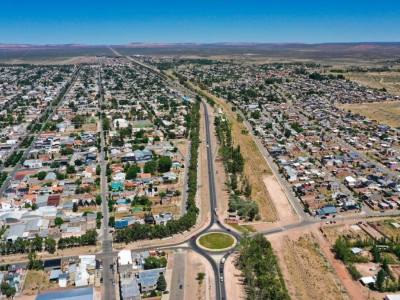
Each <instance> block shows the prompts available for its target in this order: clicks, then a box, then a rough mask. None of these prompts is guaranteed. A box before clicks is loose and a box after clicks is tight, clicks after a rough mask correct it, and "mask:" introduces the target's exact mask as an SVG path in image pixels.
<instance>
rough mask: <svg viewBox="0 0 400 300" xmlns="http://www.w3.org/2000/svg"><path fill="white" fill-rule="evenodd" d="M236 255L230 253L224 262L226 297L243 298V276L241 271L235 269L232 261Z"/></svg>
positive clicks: (236, 299)
mask: <svg viewBox="0 0 400 300" xmlns="http://www.w3.org/2000/svg"><path fill="white" fill-rule="evenodd" d="M235 259H236V256H234V255H231V256H230V257H229V258H228V259H227V260H226V262H225V270H224V273H225V274H226V275H225V290H226V297H227V298H228V299H235V300H244V299H246V293H245V290H244V284H243V277H242V275H241V272H240V271H239V270H238V269H236V267H235V265H234V262H235Z"/></svg>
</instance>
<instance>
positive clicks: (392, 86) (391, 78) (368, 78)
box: [345, 71, 400, 95]
mask: <svg viewBox="0 0 400 300" xmlns="http://www.w3.org/2000/svg"><path fill="white" fill-rule="evenodd" d="M345 77H346V78H348V79H350V80H353V81H356V82H358V83H360V84H362V85H366V86H369V87H372V88H375V89H382V88H385V89H386V90H387V91H388V92H390V93H393V94H396V95H400V72H393V71H389V72H361V73H358V72H357V73H355V72H353V73H347V74H345Z"/></svg>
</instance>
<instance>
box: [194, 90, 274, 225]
mask: <svg viewBox="0 0 400 300" xmlns="http://www.w3.org/2000/svg"><path fill="white" fill-rule="evenodd" d="M192 88H193V89H195V90H196V91H197V92H198V93H199V94H201V95H203V96H207V97H210V98H212V99H213V100H214V101H215V102H216V103H217V104H218V106H219V107H221V108H222V109H223V110H224V113H225V115H226V117H227V118H228V120H229V122H230V123H231V125H232V136H233V137H234V143H235V144H236V145H240V150H241V153H242V155H243V157H244V159H245V162H246V163H245V166H244V174H245V176H246V178H248V180H249V183H250V184H251V187H252V191H251V198H252V199H253V200H254V201H256V202H257V203H258V204H259V206H260V215H261V219H262V220H263V221H270V222H274V221H276V220H277V213H276V209H275V206H274V204H273V202H272V200H271V196H270V195H269V193H268V190H267V188H266V186H265V184H264V182H263V178H264V176H266V175H270V174H271V170H270V169H269V167H268V165H267V163H266V161H265V159H264V157H263V155H262V154H261V153H260V151H259V150H258V147H257V145H256V143H255V142H254V140H253V138H252V137H251V135H249V134H248V133H247V128H246V126H245V124H244V123H243V122H241V121H239V120H238V118H237V113H236V112H233V111H232V105H231V104H230V103H228V102H226V101H225V100H223V99H221V98H218V97H216V96H214V95H213V94H211V93H209V92H207V91H205V90H202V89H200V88H199V87H197V86H194V85H192Z"/></svg>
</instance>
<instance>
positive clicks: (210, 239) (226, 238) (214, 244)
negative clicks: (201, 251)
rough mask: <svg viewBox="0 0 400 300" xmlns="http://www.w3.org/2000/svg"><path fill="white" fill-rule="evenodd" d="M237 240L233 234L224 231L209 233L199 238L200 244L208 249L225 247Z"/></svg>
mask: <svg viewBox="0 0 400 300" xmlns="http://www.w3.org/2000/svg"><path fill="white" fill-rule="evenodd" d="M234 242H235V240H234V239H233V237H232V236H230V235H228V234H224V233H218V232H213V233H208V234H206V235H203V236H202V237H200V239H199V243H200V245H202V246H203V247H205V248H208V249H215V250H217V249H224V248H228V247H230V246H232V245H233V243H234Z"/></svg>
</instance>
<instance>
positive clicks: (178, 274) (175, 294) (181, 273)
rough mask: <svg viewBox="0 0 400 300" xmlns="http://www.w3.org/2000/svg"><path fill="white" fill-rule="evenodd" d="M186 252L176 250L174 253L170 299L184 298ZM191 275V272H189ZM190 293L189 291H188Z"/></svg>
mask: <svg viewBox="0 0 400 300" xmlns="http://www.w3.org/2000/svg"><path fill="white" fill-rule="evenodd" d="M185 267H186V253H184V252H182V251H181V250H178V251H177V252H176V253H175V254H174V269H173V270H172V278H171V287H170V289H169V290H170V296H169V297H170V299H171V300H172V299H176V300H178V299H182V300H183V299H184V295H185ZM191 275H192V274H191ZM189 293H190V292H189Z"/></svg>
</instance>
